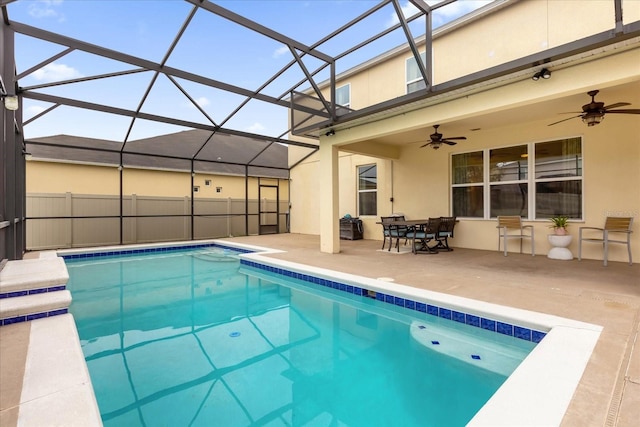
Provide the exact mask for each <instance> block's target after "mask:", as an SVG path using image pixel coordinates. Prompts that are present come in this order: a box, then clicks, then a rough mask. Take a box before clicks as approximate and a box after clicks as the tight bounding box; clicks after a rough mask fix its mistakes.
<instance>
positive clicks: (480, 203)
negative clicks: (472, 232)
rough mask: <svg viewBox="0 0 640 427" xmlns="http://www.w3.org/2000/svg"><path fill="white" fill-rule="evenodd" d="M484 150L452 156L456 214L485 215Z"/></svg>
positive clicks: (453, 193)
mask: <svg viewBox="0 0 640 427" xmlns="http://www.w3.org/2000/svg"><path fill="white" fill-rule="evenodd" d="M483 167H484V165H483V161H482V151H477V152H474V153H465V154H456V155H454V156H453V157H452V158H451V170H452V173H453V179H452V181H451V182H452V183H453V188H452V200H453V212H454V215H456V216H462V217H478V218H482V217H483V216H484V193H483V176H484V172H483Z"/></svg>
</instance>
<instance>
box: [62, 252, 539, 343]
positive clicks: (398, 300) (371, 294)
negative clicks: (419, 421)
mask: <svg viewBox="0 0 640 427" xmlns="http://www.w3.org/2000/svg"><path fill="white" fill-rule="evenodd" d="M211 247H213V248H221V249H226V250H230V251H233V252H235V253H238V254H247V253H255V252H256V251H255V250H252V249H244V248H237V247H234V246H227V245H223V244H220V243H201V244H193V245H184V246H165V247H150V248H137V249H114V250H107V251H99V252H87V253H80V254H62V255H61V256H62V258H64V259H65V260H67V259H69V260H76V259H87V258H98V257H108V256H119V255H134V254H144V253H158V252H176V251H181V250H188V249H199V248H211ZM240 264H241V265H244V266H246V267H252V268H257V269H259V270H264V271H267V272H269V273H273V274H278V275H281V276H284V277H288V278H291V279H297V280H301V281H303V282H307V283H311V284H313V285H318V286H323V287H328V288H332V289H336V290H338V291H341V292H346V293H348V294H353V295H358V296H363V297H368V298H374V299H376V300H378V301H382V302H384V303H387V304H391V305H394V306H397V307H403V308H406V309H408V310H413V311H417V312H420V313H426V314H429V315H432V316H436V317H440V318H443V319H447V320H451V321H454V322H459V323H464V324H466V325H469V326H473V327H476V328H481V329H484V330H487V331H490V332H495V333H498V334H502V335H507V336H511V337H514V338H518V339H521V340H525V341H531V342H534V343H539V342H540V341H541V340H542V339H543V338H544V337H545V335H546V332H544V331H538V330H535V329H532V328H526V327H523V326H519V325H514V324H510V323H506V322H502V321H498V320H495V319H491V318H488V317H482V316H478V315H474V314H470V313H464V312H460V311H457V310H452V309H450V308H446V307H439V306H436V305H433V304H427V303H424V302H421V301H414V300H411V299H408V298H402V297H398V296H396V295H392V294H385V293H383V292H379V291H374V290H371V289H366V288H363V287H359V286H354V285H352V284H348V283H342V282H339V281H335V280H331V279H327V278H323V277H317V276H314V275H311V274H306V273H298V272H295V271H291V270H287V269H285V268H280V267H273V266H270V265H266V264H262V263H259V262H255V261H250V260H246V259H241V260H240Z"/></svg>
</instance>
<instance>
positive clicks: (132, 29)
mask: <svg viewBox="0 0 640 427" xmlns="http://www.w3.org/2000/svg"><path fill="white" fill-rule="evenodd" d="M510 1H513V0H495V1H492V2H485V3H484V6H482V4H474V6H473V8H469V9H467V10H465V9H464V7H465V5H469V4H471V3H473V2H457V1H456V0H443V1H439V2H431V3H432V4H428V3H426V2H424V1H423V0H409V2H406V3H404V4H403V3H401V2H400V1H399V0H383V1H380V2H369V1H363V2H356V5H357V7H358V9H359V10H354V9H350V10H349V14H347V13H345V14H344V15H341V14H335V13H331V15H332V16H335V15H339V16H340V20H341V22H340V23H336V24H335V25H336V27H335V29H332V28H328V27H327V28H325V26H324V25H320V23H319V19H318V18H319V17H317V16H313V14H309V15H306V14H301V13H302V12H304V10H302V9H295V8H294V7H290V9H291V10H287V13H284V14H282V13H281V14H280V15H281V16H280V17H281V18H282V15H285V16H286V18H287V22H285V23H283V22H281V21H282V19H281V20H279V21H278V20H274V18H273V17H269V16H265V17H263V16H256V13H257V12H252V11H251V8H250V7H247V3H249V2H226V3H225V2H218V3H214V2H210V1H207V0H204V1H200V0H184V1H183V2H152V1H145V2H125V3H122V2H97V3H96V2H82V4H83V6H79V3H78V2H74V6H75V7H84V8H85V12H87V11H90V12H93V13H90V16H91V18H92V20H91V21H87V22H84V23H83V26H82V28H83V29H82V30H81V31H80V32H77V31H78V30H75V31H72V30H69V29H68V28H67V27H66V26H64V25H60V22H57V23H56V22H52V21H51V20H46V19H42V17H43V16H45V15H46V14H45V13H44V12H43V13H41V14H39V15H38V14H34V13H30V12H32V10H31V9H29V8H32V7H33V5H34V2H24V1H19V0H0V5H1V6H2V15H3V26H4V32H5V34H7V35H9V36H8V37H4V38H3V43H2V46H1V47H2V48H3V51H4V54H3V55H4V57H7V56H8V54H15V58H16V80H17V81H16V88H15V91H16V92H17V94H18V95H19V96H20V97H21V100H22V109H21V110H22V116H21V117H22V118H23V121H22V122H21V121H17V122H16V126H17V127H18V130H19V132H20V134H21V135H23V137H24V139H25V140H26V141H29V140H32V139H34V140H35V139H37V140H39V143H42V141H43V139H42V138H43V137H49V136H57V135H60V134H62V135H72V136H79V137H85V138H95V139H99V140H102V141H113V142H114V145H113V147H114V150H115V151H119V152H120V153H123V154H124V153H144V154H146V155H154V154H156V155H163V154H164V153H163V152H155V151H154V147H153V146H151V145H149V146H146V147H144V149H143V150H140V149H139V148H140V143H133V142H135V141H138V142H139V141H145V140H151V141H152V140H153V139H154V137H157V136H160V135H167V134H178V132H182V131H185V130H186V131H188V130H200V131H203V132H202V140H201V141H200V143H197V142H196V143H193V141H192V143H191V144H189V145H182V146H180V147H179V148H178V149H176V150H174V153H173V154H172V155H173V156H176V153H178V154H177V156H176V157H179V158H181V159H184V160H190V161H202V162H221V159H220V156H217V155H215V154H210V153H215V152H216V150H215V149H212V147H211V146H212V145H215V141H216V140H219V138H215V137H213V136H214V135H230V136H236V137H241V138H246V139H247V140H254V141H258V143H260V144H262V146H264V144H265V143H266V144H267V145H273V144H282V145H286V146H289V145H295V146H298V147H301V148H302V150H296V155H295V156H292V155H290V156H289V160H288V164H287V165H286V166H285V168H286V169H290V168H291V167H294V166H295V165H296V164H298V163H300V162H301V161H303V160H304V159H305V158H307V157H308V156H310V155H311V154H313V153H314V152H315V151H316V150H317V149H318V141H317V138H318V137H319V136H320V135H322V134H324V132H325V131H326V130H327V129H328V128H334V129H341V128H345V127H350V126H354V125H357V124H361V123H368V122H371V121H375V120H379V119H381V118H385V117H389V116H391V115H394V114H401V113H404V112H406V111H411V110H412V109H413V110H415V109H416V108H421V107H423V106H426V105H427V106H428V105H437V104H438V103H441V102H447V101H448V100H450V99H455V97H456V96H460V95H459V94H460V93H461V92H465V91H474V90H482V88H483V87H487V86H489V85H500V84H505V82H508V81H509V80H510V79H513V78H518V77H522V75H525V74H526V75H528V74H531V72H532V70H536V69H537V68H540V66H541V64H545V65H547V66H549V65H554V64H557V65H558V66H562V63H563V61H567V60H568V59H569V58H575V57H576V55H591V54H592V53H593V52H594V51H596V50H597V51H601V50H602V48H603V47H606V46H614V45H616V44H618V45H620V44H624V43H631V44H632V45H633V44H637V43H638V40H639V38H640V22H637V21H636V22H631V23H627V22H625V21H624V20H623V2H622V0H611V3H612V11H613V12H614V13H612V15H613V16H612V17H611V28H612V29H610V30H607V31H604V32H600V33H596V34H593V35H591V36H588V37H586V38H584V39H581V40H577V41H575V42H573V43H569V44H567V45H563V46H560V47H558V48H554V49H549V50H541V51H540V52H536V53H534V54H532V55H530V56H527V57H525V58H519V59H516V60H513V61H511V62H508V63H505V64H500V65H498V66H496V67H493V68H491V69H487V70H482V71H480V72H477V73H474V74H473V75H467V76H463V77H460V78H457V79H455V80H453V81H449V82H444V83H441V84H436V85H434V84H433V83H434V82H433V79H432V61H434V60H435V58H430V60H427V63H426V64H425V65H424V66H419V68H420V73H421V75H422V78H423V80H424V81H425V86H426V88H425V89H423V90H420V91H417V92H414V93H411V94H408V95H405V96H402V97H399V98H396V99H392V100H389V101H386V102H383V103H380V104H376V105H373V106H371V107H367V108H364V109H362V110H359V111H355V110H350V109H346V108H341V107H337V106H336V101H335V81H336V77H337V76H339V75H340V73H342V72H346V71H347V70H349V69H351V68H352V67H355V66H356V65H359V64H362V63H366V62H367V61H369V60H374V59H375V58H376V57H378V56H379V55H381V54H382V53H384V52H387V51H389V50H390V49H391V48H393V47H396V46H399V45H405V46H408V47H409V50H410V52H411V53H413V55H414V57H419V52H418V48H417V43H416V40H417V39H418V38H420V37H423V38H424V39H425V42H426V46H427V50H430V49H429V46H430V45H431V43H432V37H433V33H434V29H436V28H437V27H440V26H442V25H444V24H446V23H449V25H452V24H451V22H454V23H455V22H456V20H459V21H461V22H468V21H471V20H473V19H475V18H476V17H477V16H478V15H480V14H483V13H493V12H494V11H497V10H500V8H502V7H505V6H506V5H508V4H509V2H510ZM320 3H323V2H320ZM51 4H52V3H50V2H48V3H46V5H48V6H47V7H49V6H50V5H51ZM220 4H224V5H225V6H226V7H227V8H225V7H222V6H221V5H220ZM287 4H288V5H298V4H299V3H298V2H288V3H287ZM300 4H302V2H300ZM460 5H463V6H460ZM243 6H244V8H243ZM334 6H335V5H334ZM407 6H412V7H411V8H408V7H407ZM479 6H482V7H480V8H478V7H479ZM461 7H462V8H461ZM158 8H162V10H163V11H164V12H167V11H168V12H169V14H168V15H167V14H165V15H163V18H162V20H160V21H154V18H153V17H154V16H155V15H154V14H155V13H156V12H157V10H158ZM474 8H476V9H474ZM294 9H295V10H294ZM46 12H51V13H55V11H46ZM296 13H297V14H296ZM439 13H440V14H441V15H440V16H439V15H438V14H439ZM465 13H466V14H465ZM79 16H80V15H79ZM250 16H251V17H252V18H253V19H250ZM381 17H384V18H385V19H386V20H387V21H388V19H389V17H392V18H393V20H392V21H390V23H388V24H386V27H385V28H384V29H382V30H380V25H379V22H380V18H381ZM443 17H444V18H443ZM447 19H448V21H447ZM452 20H453V21H452ZM332 23H335V21H332ZM135 24H137V26H136V25H135ZM144 25H146V26H148V27H149V28H148V29H146V28H143V29H141V28H140V26H144ZM103 27H108V28H109V34H110V35H111V36H110V37H108V38H106V39H104V38H102V39H101V38H100V37H99V36H98V34H99V33H100V31H98V30H99V29H101V28H102V29H103ZM94 28H95V29H96V31H92V29H94ZM152 30H153V31H152ZM141 31H148V34H146V38H145V39H144V40H145V41H144V42H143V43H141V42H140V41H139V39H140V37H139V34H138V33H140V32H141ZM312 37H316V38H315V39H313V38H312ZM14 41H15V52H13V50H14V43H13V42H14ZM34 52H36V53H37V55H35V54H34ZM276 52H277V54H276ZM270 55H271V56H272V57H273V58H272V59H276V60H273V61H265V58H266V57H268V56H270ZM276 56H277V58H276ZM36 57H38V59H37V60H36V59H34V58H36ZM445 59H446V58H445ZM417 62H418V64H422V62H421V61H417ZM63 63H64V64H66V65H65V66H66V67H67V68H70V69H72V70H74V71H76V73H71V74H66V75H65V74H61V75H59V76H52V75H53V74H54V73H51V69H55V67H56V66H58V67H60V65H61V64H63ZM87 64H91V66H88V65H87ZM81 66H84V67H85V68H84V69H82V68H80V67H81ZM245 68H249V69H250V70H251V77H252V79H251V80H250V81H247V79H246V75H241V74H242V73H240V72H239V70H243V69H245ZM42 76H48V77H47V78H44V77H42ZM10 77H13V76H6V75H3V81H4V82H6V86H7V92H8V93H11V92H12V89H11V86H12V85H11V84H10V83H11V81H12V78H10ZM321 87H328V88H329V96H325V95H323V93H325V92H321V90H320V89H321ZM639 92H640V91H638V83H637V82H635V83H628V84H625V85H620V86H618V87H611V88H607V93H606V99H607V101H609V100H613V101H612V102H618V101H625V102H630V103H634V104H636V103H637V102H638V100H637V97H638V93H639ZM301 93H304V94H305V96H307V95H308V96H310V98H309V99H308V101H309V102H296V100H297V97H299V95H300V94H301ZM631 95H633V96H634V97H635V99H630V96H631ZM587 101H588V98H587V96H586V94H583V93H569V94H558V96H554V97H549V98H547V99H541V100H539V101H537V102H533V103H531V104H530V105H522V106H516V107H514V108H511V109H510V110H509V111H498V112H487V113H483V114H477V115H475V116H473V117H466V118H462V119H459V120H456V121H455V122H452V123H448V124H447V129H448V132H450V133H455V134H458V133H464V134H468V132H469V131H470V130H472V129H487V128H491V127H499V126H502V125H504V124H505V123H509V122H512V121H513V119H514V118H519V119H520V120H521V119H522V118H523V117H526V118H527V120H535V119H543V118H547V117H548V118H549V120H550V121H551V120H554V118H552V117H551V115H550V112H553V111H557V112H562V111H579V109H580V106H581V105H583V104H585V103H587ZM301 117H302V119H301ZM252 121H253V124H254V126H251V125H249V126H247V124H248V123H249V124H250V123H252ZM265 123H266V124H265ZM433 124H434V123H430V122H429V120H428V119H427V120H425V123H424V127H423V128H421V129H411V130H408V131H403V132H399V133H395V134H394V135H381V136H380V137H379V138H377V139H374V140H375V141H376V142H382V143H391V144H410V143H414V142H415V141H418V140H420V139H424V138H425V134H427V135H428V133H429V131H430V129H431V126H432V125H433ZM47 132H49V133H47ZM292 134H293V135H299V136H304V137H305V138H300V137H296V138H290V135H292ZM56 141H57V142H58V143H60V138H56ZM175 143H176V144H180V141H179V140H178V139H176V141H175ZM87 148H91V147H87ZM260 150H261V149H260ZM260 150H257V151H258V154H257V155H255V156H250V159H249V160H246V164H247V165H250V166H251V165H253V166H260V165H264V164H265V162H263V161H262V160H261V158H260ZM222 162H223V163H224V160H222Z"/></svg>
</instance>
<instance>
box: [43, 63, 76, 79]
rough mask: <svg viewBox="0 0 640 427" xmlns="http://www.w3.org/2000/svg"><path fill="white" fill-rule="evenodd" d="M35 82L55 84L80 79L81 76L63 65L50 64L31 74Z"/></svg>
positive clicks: (73, 69)
mask: <svg viewBox="0 0 640 427" xmlns="http://www.w3.org/2000/svg"><path fill="white" fill-rule="evenodd" d="M31 75H32V76H33V77H34V78H35V79H36V80H38V81H41V82H55V81H59V80H68V79H75V78H78V77H82V74H80V72H79V71H78V70H76V69H75V68H72V67H69V66H67V65H64V64H56V63H55V62H52V63H51V64H47V65H45V66H44V67H42V68H40V69H39V70H36V71H34V72H33V73H32V74H31Z"/></svg>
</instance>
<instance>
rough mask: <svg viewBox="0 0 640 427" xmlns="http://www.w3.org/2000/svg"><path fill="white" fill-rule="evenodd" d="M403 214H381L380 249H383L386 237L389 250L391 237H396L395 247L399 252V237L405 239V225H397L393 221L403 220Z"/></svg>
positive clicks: (391, 242)
mask: <svg viewBox="0 0 640 427" xmlns="http://www.w3.org/2000/svg"><path fill="white" fill-rule="evenodd" d="M404 220H405V219H404V215H393V216H381V217H380V223H381V224H382V249H384V247H385V245H386V243H387V239H388V240H389V249H388V250H389V251H391V246H392V245H393V239H396V245H395V246H396V249H397V251H398V252H400V239H403V238H404V239H405V243H406V241H407V227H406V226H403V225H397V224H395V222H397V221H404Z"/></svg>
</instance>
